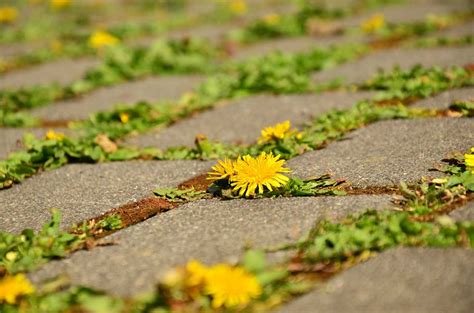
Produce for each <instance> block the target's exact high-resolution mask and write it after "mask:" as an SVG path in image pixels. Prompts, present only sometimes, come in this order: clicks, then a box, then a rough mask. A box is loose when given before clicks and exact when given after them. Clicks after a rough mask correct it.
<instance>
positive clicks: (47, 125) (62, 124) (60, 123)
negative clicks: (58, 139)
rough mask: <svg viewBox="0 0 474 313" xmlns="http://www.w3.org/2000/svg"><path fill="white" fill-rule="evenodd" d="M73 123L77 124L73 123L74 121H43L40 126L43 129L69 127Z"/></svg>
mask: <svg viewBox="0 0 474 313" xmlns="http://www.w3.org/2000/svg"><path fill="white" fill-rule="evenodd" d="M73 122H77V121H72V120H41V121H40V123H39V125H38V126H39V127H43V128H50V127H52V128H54V127H68V126H69V125H70V124H71V123H73Z"/></svg>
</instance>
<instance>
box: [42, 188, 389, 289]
mask: <svg viewBox="0 0 474 313" xmlns="http://www.w3.org/2000/svg"><path fill="white" fill-rule="evenodd" d="M389 201H390V197H388V196H348V197H319V198H312V197H311V198H286V199H285V198H280V199H261V200H232V201H217V200H205V201H197V202H192V203H188V204H186V205H183V206H181V207H178V208H176V209H174V210H171V211H169V212H166V213H164V214H160V215H158V216H156V217H154V218H151V219H149V220H147V221H145V222H143V223H140V224H136V225H134V226H132V227H129V228H127V229H125V230H123V231H120V232H117V233H115V234H114V235H112V236H110V237H108V239H115V240H117V245H114V246H109V247H101V248H98V249H94V250H91V251H89V252H79V253H75V254H74V255H72V256H71V257H70V258H69V259H66V260H62V261H60V262H53V263H50V264H47V265H46V266H45V267H44V268H43V269H42V270H40V271H39V272H38V273H37V274H34V275H33V278H34V279H35V281H38V280H40V279H43V278H46V277H50V276H54V275H56V274H59V273H66V274H67V275H69V276H70V277H71V278H72V282H73V283H75V284H83V285H87V286H93V287H95V288H99V289H104V290H107V291H109V292H111V293H113V294H120V295H126V296H128V295H133V294H137V293H140V292H143V291H149V290H150V289H151V288H152V287H153V284H154V283H155V282H156V280H157V277H159V276H161V275H163V274H164V273H165V272H166V271H167V270H168V269H170V267H173V266H176V265H182V264H184V263H186V262H187V261H188V260H190V259H192V258H195V259H199V260H201V261H202V262H205V263H208V264H211V263H214V262H220V261H224V260H227V261H236V260H237V259H238V257H239V256H240V255H241V253H242V249H243V248H244V246H246V245H248V244H250V245H252V246H253V247H273V246H275V245H279V244H282V243H284V242H293V241H294V240H295V239H296V238H299V237H300V236H301V235H302V234H304V233H306V232H307V231H308V230H309V229H310V228H311V227H312V226H313V225H314V223H315V221H316V220H319V219H322V218H324V217H328V218H331V217H332V218H340V217H342V216H345V215H346V214H348V213H350V212H358V211H361V210H364V209H367V208H369V207H373V208H382V207H390V206H391V204H390V202H389ZM124 269H126V271H124Z"/></svg>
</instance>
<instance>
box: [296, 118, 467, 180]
mask: <svg viewBox="0 0 474 313" xmlns="http://www.w3.org/2000/svg"><path fill="white" fill-rule="evenodd" d="M472 142H474V123H473V121H472V119H469V118H429V119H414V120H392V121H384V122H378V123H375V124H373V125H370V126H368V127H366V128H362V129H359V130H356V131H354V132H352V133H349V134H347V135H346V137H345V138H343V139H342V140H341V141H338V142H334V143H330V144H329V145H328V146H327V147H326V148H324V149H322V150H317V151H312V152H308V153H305V154H303V155H301V156H298V157H295V158H293V159H291V160H289V161H288V167H289V168H291V169H292V170H293V174H294V175H295V176H298V177H310V176H316V175H321V174H324V173H330V174H331V175H333V176H334V177H335V178H345V179H347V180H348V181H349V182H350V183H352V185H353V186H355V187H362V188H363V187H387V186H396V185H398V184H399V182H400V181H402V180H403V181H406V182H415V181H417V180H418V179H420V178H421V177H422V176H438V175H439V174H438V172H434V171H431V172H430V171H429V170H430V169H431V168H433V166H434V165H435V164H439V163H441V160H442V159H443V158H444V157H445V156H446V155H447V154H448V153H450V152H452V151H465V150H467V149H469V148H470V147H471V145H472Z"/></svg>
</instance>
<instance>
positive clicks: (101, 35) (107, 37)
mask: <svg viewBox="0 0 474 313" xmlns="http://www.w3.org/2000/svg"><path fill="white" fill-rule="evenodd" d="M119 42H120V40H119V39H118V38H117V37H114V36H112V35H111V34H109V33H107V32H103V31H100V30H98V31H96V32H94V33H93V34H92V35H91V36H90V37H89V46H91V47H92V48H94V49H101V48H102V47H105V46H113V45H116V44H118V43H119Z"/></svg>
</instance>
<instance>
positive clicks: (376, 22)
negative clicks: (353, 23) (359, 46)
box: [361, 13, 385, 33]
mask: <svg viewBox="0 0 474 313" xmlns="http://www.w3.org/2000/svg"><path fill="white" fill-rule="evenodd" d="M384 26H385V17H384V15H383V14H380V13H378V14H375V15H373V16H372V17H371V18H369V19H368V20H365V21H364V22H362V24H361V27H362V30H363V31H364V32H366V33H374V32H376V31H377V30H379V29H381V28H382V27H384Z"/></svg>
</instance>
